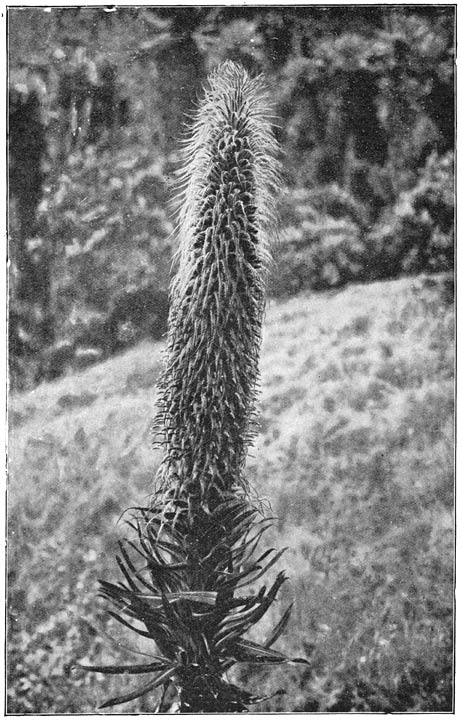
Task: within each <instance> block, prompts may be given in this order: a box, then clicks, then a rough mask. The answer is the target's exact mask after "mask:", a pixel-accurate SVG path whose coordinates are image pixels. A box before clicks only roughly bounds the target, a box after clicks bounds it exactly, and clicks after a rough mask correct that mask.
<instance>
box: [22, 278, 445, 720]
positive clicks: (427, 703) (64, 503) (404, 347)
mask: <svg viewBox="0 0 462 720" xmlns="http://www.w3.org/2000/svg"><path fill="white" fill-rule="evenodd" d="M447 288H448V283H447V279H446V278H444V277H433V278H431V279H430V278H426V277H419V278H414V279H402V280H396V281H393V282H386V283H376V284H373V285H369V286H353V287H350V288H348V289H346V290H343V291H341V292H337V293H332V294H323V295H312V296H305V295H301V296H298V297H296V298H293V299H291V300H288V301H284V302H273V303H272V304H271V305H270V307H269V309H268V312H267V318H266V323H265V328H264V343H263V356H262V364H261V369H262V392H261V400H260V410H261V433H260V435H259V437H258V440H257V444H256V447H255V449H254V450H252V453H251V457H249V461H248V476H249V479H250V481H251V482H252V483H253V484H254V486H255V487H256V489H257V491H258V493H259V494H260V495H262V496H264V497H266V498H267V499H268V500H269V502H270V503H271V506H272V510H273V512H274V514H275V515H276V516H277V518H278V520H277V522H276V524H275V527H274V530H273V537H271V538H268V542H270V541H271V544H272V545H274V546H275V547H282V546H285V545H287V546H288V547H289V548H290V549H289V550H288V551H287V553H286V555H285V561H284V559H283V560H282V561H281V565H282V564H284V562H285V564H286V566H287V569H288V573H289V575H290V577H291V580H292V582H291V585H290V587H288V588H287V590H286V591H285V597H284V598H283V599H284V600H286V601H287V600H289V598H290V597H292V596H294V597H295V600H296V608H295V611H294V614H293V618H292V621H291V623H290V625H289V629H288V631H287V632H286V634H285V637H284V639H281V640H280V641H279V646H280V647H281V649H284V645H285V649H286V650H287V651H288V652H289V653H292V654H296V655H297V654H306V653H308V654H309V655H310V656H311V661H312V666H311V669H310V670H309V671H307V672H306V673H305V675H303V674H302V673H300V670H299V669H297V671H294V672H293V674H292V673H291V672H290V670H289V671H287V669H284V671H283V672H280V671H278V670H277V669H276V670H274V669H263V670H258V672H257V671H255V674H254V675H253V676H252V677H251V679H250V680H249V682H250V683H251V684H252V686H253V687H254V688H258V690H259V691H262V693H263V692H264V690H265V689H266V690H269V691H271V690H274V689H276V688H277V687H283V688H285V689H286V690H287V694H286V695H285V696H278V697H277V698H275V699H273V700H272V701H269V702H268V703H266V704H265V705H263V706H261V708H260V709H261V710H279V711H280V710H285V711H294V710H298V711H309V710H312V711H316V710H318V711H319V710H321V711H322V710H329V711H334V710H336V711H349V710H359V711H361V710H372V711H375V710H394V711H404V710H408V711H409V710H414V711H421V710H427V711H437V710H440V711H444V710H450V709H451V698H452V688H451V678H452V652H451V647H452V636H451V629H452V601H453V592H452V555H453V553H452V550H453V517H452V507H453V401H454V381H453V306H452V305H451V303H450V302H449V301H448V298H447V297H446V296H447V295H448V292H447ZM162 349H163V345H162V344H161V343H158V344H149V343H144V344H142V345H139V346H138V347H136V348H135V349H133V350H131V351H129V352H127V353H126V354H125V355H122V356H119V357H114V358H112V359H111V360H108V361H106V362H105V363H102V364H101V365H98V366H95V367H93V368H90V369H88V370H86V371H84V372H81V373H79V374H75V375H71V376H68V377H65V378H63V379H62V380H60V381H57V382H55V383H50V384H44V385H42V386H40V387H38V388H37V389H36V390H34V391H32V392H29V393H26V394H23V395H16V396H13V397H11V399H10V405H9V420H10V440H9V471H10V478H9V489H8V506H9V590H10V599H9V608H8V609H9V636H10V637H9V642H10V651H9V663H8V664H9V668H8V670H9V678H10V680H9V688H8V697H9V706H8V711H9V712H13V713H60V714H61V713H85V712H93V711H94V709H95V707H96V706H97V705H98V704H99V703H100V702H101V701H102V700H103V699H104V698H105V697H108V696H110V694H111V692H112V693H113V692H114V689H115V688H116V687H117V691H119V690H120V689H121V685H123V684H124V682H125V681H124V680H123V679H122V680H121V679H119V678H117V679H111V678H108V677H103V676H97V675H92V676H87V675H83V674H82V675H79V674H73V676H72V677H69V676H68V674H66V668H65V665H66V663H68V662H69V661H71V660H75V659H80V660H84V659H85V660H86V661H90V662H93V661H96V660H98V661H99V660H101V659H103V660H105V661H109V660H113V659H114V658H117V657H119V658H120V659H121V660H123V661H126V662H129V661H133V659H135V660H136V657H135V656H134V655H132V654H131V653H128V651H127V650H123V649H121V648H120V647H117V646H115V647H111V646H110V645H108V644H107V641H106V640H105V638H102V637H100V636H99V635H95V634H94V632H93V630H92V629H91V628H90V627H89V626H88V624H87V623H86V622H85V621H84V620H83V619H82V618H88V619H90V620H91V621H92V622H95V623H99V625H100V626H103V627H106V628H108V629H109V630H110V632H111V633H113V635H114V636H116V637H117V638H121V637H122V635H121V630H119V629H117V628H116V627H114V626H113V624H112V621H108V618H107V615H106V614H105V607H104V606H103V604H102V603H101V601H100V600H98V599H97V598H96V590H97V578H98V577H103V578H106V579H113V578H115V576H116V572H117V571H116V567H115V562H114V559H113V553H114V550H115V547H116V542H117V539H118V538H119V537H120V536H121V535H122V534H123V532H124V529H123V526H121V525H119V524H117V521H118V518H119V516H120V514H121V513H122V512H123V511H124V510H125V509H126V508H127V507H129V506H130V505H132V504H139V503H140V502H143V500H144V499H145V498H146V497H147V495H148V494H149V491H150V488H151V484H152V480H153V477H154V474H155V470H156V467H157V464H158V461H159V456H158V454H157V453H156V452H155V451H153V450H152V449H151V447H150V425H151V418H152V417H153V415H154V413H155V388H154V384H155V381H156V379H157V377H158V373H159V370H160V368H161V352H162ZM271 620H272V618H271V617H270V618H268V620H267V621H266V620H265V621H264V622H265V624H266V623H268V624H269V623H270V622H271ZM261 631H262V632H264V628H262V629H261ZM129 642H130V641H128V640H127V644H128V643H129ZM137 649H138V650H140V649H141V650H146V648H137ZM250 672H254V671H253V670H252V669H250V668H249V671H248V672H247V671H246V676H247V678H249V677H250V675H249V673H250ZM150 707H152V705H151V704H150V702H149V698H148V699H143V700H142V701H136V702H133V703H129V704H127V705H126V706H123V707H122V711H124V712H135V711H144V712H149V709H150Z"/></svg>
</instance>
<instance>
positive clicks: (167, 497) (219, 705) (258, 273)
mask: <svg viewBox="0 0 462 720" xmlns="http://www.w3.org/2000/svg"><path fill="white" fill-rule="evenodd" d="M276 152H277V147H276V144H275V141H274V139H273V136H272V132H271V126H270V122H269V119H268V117H267V98H266V95H265V93H264V91H263V86H262V82H261V79H256V80H252V79H251V78H250V77H249V76H248V75H247V73H246V72H245V71H244V70H243V69H242V68H240V67H238V66H236V65H234V64H233V63H230V62H227V63H225V64H224V65H222V66H220V67H219V68H218V69H217V70H216V71H215V72H214V73H213V74H212V76H211V78H210V86H209V89H208V91H207V92H206V95H205V98H204V100H203V102H202V103H201V105H200V107H199V109H198V111H197V114H196V118H195V121H194V124H193V128H192V131H191V134H190V136H189V138H188V140H187V142H186V147H185V165H184V170H183V172H182V174H181V181H180V182H181V190H180V193H179V201H180V209H179V214H178V224H177V234H178V238H179V255H178V270H177V274H176V277H175V279H174V282H173V284H172V290H171V310H170V316H169V341H168V346H167V354H166V365H165V371H164V373H163V376H162V379H161V383H160V413H159V416H158V418H157V427H156V430H157V432H158V433H159V434H160V440H159V441H160V442H161V443H162V445H163V447H164V456H163V461H162V464H161V467H160V470H159V475H158V483H157V491H156V492H155V494H154V496H153V498H152V501H151V503H150V505H149V507H146V508H138V509H137V511H136V513H135V515H134V517H133V518H132V520H130V521H129V525H130V526H131V528H132V531H133V532H134V533H135V538H134V539H132V540H127V541H126V542H125V543H122V544H121V545H120V555H119V557H118V558H117V561H118V564H119V568H120V570H121V573H122V575H123V580H122V581H121V582H119V583H117V584H114V583H109V582H106V581H103V582H102V583H101V591H102V594H103V596H104V597H106V598H107V599H108V600H110V601H111V602H112V603H113V604H114V605H115V608H116V611H113V612H112V613H111V614H112V615H113V617H115V618H116V619H117V620H118V621H119V622H121V623H122V624H123V625H126V626H128V627H129V628H131V629H132V630H133V631H134V632H135V633H138V634H139V635H141V636H142V637H144V638H148V639H150V640H152V641H153V645H154V646H155V650H153V654H152V662H150V663H148V664H144V665H137V666H113V667H101V666H90V667H88V666H87V669H90V670H94V671H97V672H107V673H134V674H138V673H146V674H149V675H150V678H149V680H148V681H147V682H146V683H145V684H144V685H142V686H140V687H138V688H137V689H135V690H134V691H133V692H131V693H129V694H126V695H123V696H121V697H116V698H112V699H111V700H109V701H107V702H106V703H104V705H103V706H102V707H108V706H110V705H115V704H118V703H123V702H126V701H128V700H132V699H134V698H136V697H139V696H141V695H144V694H146V693H149V692H151V691H153V690H155V689H156V688H159V687H162V688H163V690H164V693H165V692H166V691H167V689H168V687H169V686H173V687H174V688H175V689H176V691H177V694H178V697H179V711H180V712H188V713H194V712H241V711H245V710H246V709H247V705H249V704H252V703H254V702H257V701H258V700H261V699H262V698H258V697H254V696H252V695H251V694H250V693H248V692H247V691H245V690H243V689H242V688H238V687H236V686H235V685H233V684H232V683H231V682H229V681H228V680H227V678H226V672H227V671H228V670H229V669H230V668H231V667H232V666H233V664H235V663H236V662H251V663H263V662H264V663H286V662H305V661H303V660H300V659H297V658H295V659H294V660H289V659H288V658H286V657H285V656H284V655H283V654H282V653H280V652H278V651H277V650H274V649H273V648H272V645H273V644H274V643H275V641H276V640H277V639H278V637H279V636H280V634H281V633H282V632H283V630H284V628H285V626H286V624H287V622H288V619H289V614H290V608H288V609H287V610H286V611H285V612H284V614H283V615H282V617H281V619H280V621H279V622H278V624H277V625H276V627H275V628H274V631H273V632H272V634H271V636H270V637H269V638H267V640H266V642H264V643H261V644H260V643H256V642H254V641H252V640H249V639H248V638H246V637H245V636H246V633H247V631H249V630H250V629H251V628H252V627H253V626H254V625H255V624H256V623H257V622H258V621H259V620H260V619H261V618H262V617H263V615H264V614H265V613H266V612H267V610H268V609H269V608H270V606H271V605H272V603H273V602H274V601H275V600H276V598H277V595H278V591H279V589H280V588H281V586H282V584H283V583H284V581H285V575H284V572H279V574H277V575H276V577H275V579H274V581H273V582H272V583H271V584H270V585H269V587H266V586H262V587H260V588H257V589H256V587H255V583H256V582H257V581H258V580H259V579H260V578H261V577H262V576H263V575H264V574H265V573H266V572H267V571H268V570H269V569H270V568H271V567H272V566H273V565H274V564H275V563H276V562H277V561H278V560H279V558H280V557H281V555H282V553H283V550H281V551H279V552H276V551H275V550H274V549H267V550H264V551H259V550H258V546H259V542H260V539H261V537H262V535H263V534H264V532H265V530H266V529H267V528H268V527H269V525H271V519H265V518H264V517H263V516H262V515H260V511H259V509H257V508H256V507H254V506H253V505H252V504H251V502H250V499H249V492H248V488H247V485H246V482H245V479H244V475H243V466H244V461H245V455H246V451H247V447H248V444H249V441H250V438H251V436H252V432H253V425H252V423H253V414H254V403H255V392H256V385H257V380H258V358H259V351H260V339H261V324H262V315H263V310H264V300H265V281H266V270H267V267H268V262H269V254H268V245H269V241H270V237H271V234H272V233H273V232H274V228H275V227H276V217H275V214H274V207H275V200H274V194H275V190H276V189H277V163H276V159H275V158H276ZM159 708H160V709H161V710H162V709H163V708H164V703H163V700H162V699H161V701H160V705H159Z"/></svg>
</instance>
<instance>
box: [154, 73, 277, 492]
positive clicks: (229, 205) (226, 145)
mask: <svg viewBox="0 0 462 720" xmlns="http://www.w3.org/2000/svg"><path fill="white" fill-rule="evenodd" d="M269 108H270V103H269V98H268V94H267V92H266V91H265V89H264V85H263V81H262V78H261V77H257V78H255V79H252V78H250V76H249V75H248V74H247V72H246V71H245V70H244V69H243V68H241V67H239V66H237V65H235V64H234V63H232V62H229V61H227V62H225V63H223V64H222V65H220V66H219V67H218V68H217V69H216V70H215V71H214V72H213V73H212V74H211V76H210V78H209V87H208V88H207V89H206V91H205V96H204V97H203V100H202V102H201V103H200V105H199V108H198V110H197V112H196V114H195V117H194V121H193V125H192V129H191V131H190V133H189V136H188V137H187V139H186V140H185V142H184V147H183V168H182V170H181V171H180V173H179V181H178V193H177V197H176V203H177V208H178V209H177V222H176V235H177V238H178V243H179V247H178V252H177V256H176V263H177V271H176V275H175V278H174V280H173V282H172V286H171V309H170V316H169V338H168V347H167V353H166V367H165V371H164V373H163V376H162V379H161V382H160V413H159V416H158V418H157V421H156V429H157V431H158V433H159V434H160V437H161V441H162V443H163V446H164V459H163V462H162V465H161V468H160V471H159V475H158V481H160V484H161V485H165V484H168V485H172V484H173V485H178V484H179V485H181V486H183V485H187V486H188V488H189V490H190V491H193V492H195V493H198V494H200V495H201V496H202V497H204V496H205V495H207V493H208V492H209V490H210V488H211V487H212V485H213V486H215V488H216V489H217V490H218V491H219V492H220V491H224V490H227V489H230V488H231V487H237V486H240V487H245V481H244V478H243V473H242V469H243V465H244V461H245V456H246V451H247V447H248V444H249V442H250V440H251V439H252V436H253V427H254V404H255V393H256V385H257V381H258V359H259V352H260V342H261V324H262V317H263V311H264V303H265V282H266V275H267V270H268V266H269V263H270V254H269V247H270V245H271V242H272V240H273V239H274V235H275V232H276V228H277V226H278V222H277V214H276V209H275V208H276V196H277V192H278V187H279V176H278V161H277V159H276V158H277V153H278V146H277V143H276V141H275V139H274V136H273V133H272V129H271V123H270V119H269Z"/></svg>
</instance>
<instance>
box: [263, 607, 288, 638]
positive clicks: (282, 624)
mask: <svg viewBox="0 0 462 720" xmlns="http://www.w3.org/2000/svg"><path fill="white" fill-rule="evenodd" d="M293 606H294V604H293V603H291V604H290V605H289V607H288V608H287V610H286V611H285V613H284V615H283V616H282V618H281V619H280V620H279V622H278V624H277V625H276V626H275V628H274V629H273V632H272V633H271V635H270V636H269V638H268V639H267V640H266V642H265V643H264V645H265V647H267V648H269V647H271V645H273V643H275V642H276V640H277V639H278V637H280V636H281V635H282V633H283V632H284V630H285V629H286V626H287V623H288V622H289V618H290V613H291V612H292V608H293Z"/></svg>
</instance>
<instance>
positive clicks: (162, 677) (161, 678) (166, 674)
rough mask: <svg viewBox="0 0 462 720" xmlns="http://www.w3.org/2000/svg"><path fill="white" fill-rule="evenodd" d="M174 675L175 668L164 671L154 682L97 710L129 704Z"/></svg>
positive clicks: (105, 703) (110, 701)
mask: <svg viewBox="0 0 462 720" xmlns="http://www.w3.org/2000/svg"><path fill="white" fill-rule="evenodd" d="M174 673H175V668H171V669H170V670H166V671H165V672H164V673H162V674H161V675H158V677H157V678H155V680H151V681H150V682H148V683H146V684H145V685H142V686H141V687H139V688H138V689H137V690H134V691H133V692H131V693H127V694H126V695H120V696H119V697H115V698H112V699H111V700H107V701H106V702H104V703H103V704H102V705H100V706H99V708H98V710H103V709H104V708H107V707H112V706H113V705H121V704H122V703H126V702H129V701H130V700H136V698H139V697H141V696H142V695H146V693H148V692H150V691H151V690H154V689H155V688H156V687H159V685H162V683H164V682H166V681H167V680H169V679H170V678H171V677H172V675H173V674H174Z"/></svg>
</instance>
